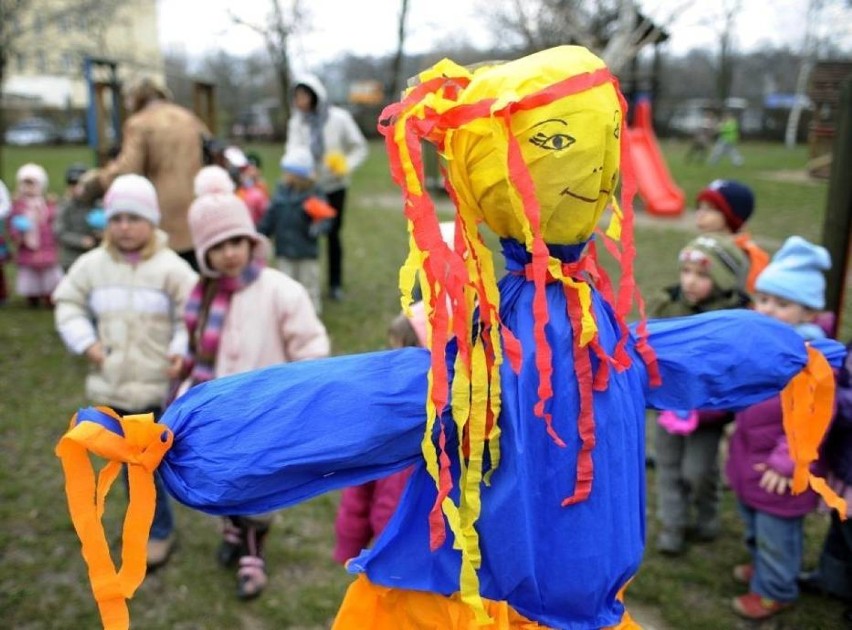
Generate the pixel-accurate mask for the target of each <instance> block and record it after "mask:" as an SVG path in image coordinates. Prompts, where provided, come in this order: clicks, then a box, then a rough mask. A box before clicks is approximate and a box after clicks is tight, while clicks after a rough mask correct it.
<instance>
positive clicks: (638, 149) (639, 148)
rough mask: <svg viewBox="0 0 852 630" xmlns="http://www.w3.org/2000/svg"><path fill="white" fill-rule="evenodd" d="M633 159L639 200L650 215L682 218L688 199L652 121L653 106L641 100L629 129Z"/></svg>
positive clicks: (645, 100)
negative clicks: (659, 140)
mask: <svg viewBox="0 0 852 630" xmlns="http://www.w3.org/2000/svg"><path fill="white" fill-rule="evenodd" d="M627 133H628V139H629V140H630V157H631V159H632V160H633V171H634V172H635V173H636V183H637V185H638V187H639V197H640V198H641V199H642V202H643V203H644V205H645V210H646V211H647V212H648V214H653V215H657V216H667V217H674V216H677V215H679V214H681V213H682V212H683V210H684V207H685V205H686V196H685V195H684V194H683V190H681V189H680V188H679V187H678V185H677V184H675V183H674V180H672V176H671V174H670V173H669V169H668V166H666V161H665V159H664V158H663V154H662V153H661V152H660V145H659V144H658V143H657V136H656V135H655V134H654V126H653V123H652V118H651V104H650V102H648V100H647V99H642V100H641V101H639V102H638V103H637V105H636V112H635V114H634V117H633V126H632V127H629V128H628V129H627Z"/></svg>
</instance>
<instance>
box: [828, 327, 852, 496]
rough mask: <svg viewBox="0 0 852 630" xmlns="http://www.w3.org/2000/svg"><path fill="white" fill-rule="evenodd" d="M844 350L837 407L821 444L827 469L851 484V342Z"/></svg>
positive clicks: (838, 380) (838, 384)
mask: <svg viewBox="0 0 852 630" xmlns="http://www.w3.org/2000/svg"><path fill="white" fill-rule="evenodd" d="M846 350H847V355H846V363H845V364H844V365H843V368H842V369H841V370H840V373H839V374H838V377H837V390H836V392H835V401H836V402H835V404H836V405H837V409H836V411H835V413H834V420H832V423H831V429H830V430H829V432H828V435H827V436H826V438H825V442H824V443H823V446H822V457H823V458H824V460H825V465H826V467H827V468H828V470H829V471H831V472H832V473H833V474H834V475H835V476H837V477H839V478H841V479H842V480H843V481H844V482H845V483H846V484H849V485H852V354H848V353H850V352H852V343H849V344H848V345H847V346H846Z"/></svg>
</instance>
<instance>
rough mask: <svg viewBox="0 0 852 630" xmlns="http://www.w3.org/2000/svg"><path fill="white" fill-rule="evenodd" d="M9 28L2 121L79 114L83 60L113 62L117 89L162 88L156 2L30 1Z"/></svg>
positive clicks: (101, 76)
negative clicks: (146, 80) (155, 84)
mask: <svg viewBox="0 0 852 630" xmlns="http://www.w3.org/2000/svg"><path fill="white" fill-rule="evenodd" d="M4 19H7V18H6V17H4ZM9 20H10V22H9V23H7V24H6V25H4V28H5V29H8V32H9V33H11V35H9V36H8V37H7V39H8V40H9V41H10V42H11V45H10V46H9V47H8V51H9V57H8V62H7V66H6V76H5V80H4V83H3V85H2V90H3V98H4V103H5V105H6V108H7V112H8V113H9V114H10V118H16V117H18V116H20V115H26V114H28V113H32V112H33V111H37V110H42V111H44V110H65V111H80V110H82V109H84V108H85V107H86V105H87V103H88V98H89V97H88V91H87V86H86V81H85V78H84V70H83V67H84V59H85V58H86V57H87V56H88V57H94V58H99V59H105V60H109V61H112V62H115V63H116V64H117V65H116V69H117V75H118V78H119V80H120V81H122V82H126V81H128V80H132V79H133V78H135V77H137V76H140V75H146V76H153V77H155V78H159V79H160V81H162V82H163V83H164V82H165V75H164V65H163V56H162V52H161V51H160V45H159V38H158V29H157V2H156V0H30V2H27V3H25V4H24V5H23V8H22V9H20V10H19V11H18V12H17V13H16V14H14V15H12V16H9ZM104 69H105V68H97V67H96V70H95V79H97V80H106V78H107V74H106V73H104V72H103V70H104Z"/></svg>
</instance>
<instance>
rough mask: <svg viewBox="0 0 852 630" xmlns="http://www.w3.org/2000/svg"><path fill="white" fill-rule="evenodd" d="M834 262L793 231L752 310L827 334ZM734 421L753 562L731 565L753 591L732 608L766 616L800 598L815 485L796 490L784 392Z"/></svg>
mask: <svg viewBox="0 0 852 630" xmlns="http://www.w3.org/2000/svg"><path fill="white" fill-rule="evenodd" d="M830 267H831V257H830V256H829V253H828V251H827V250H826V249H825V248H824V247H821V246H819V245H814V244H813V243H809V242H808V241H806V240H805V239H803V238H802V237H800V236H791V237H790V238H788V239H787V240H786V241H785V242H784V245H783V246H782V247H781V249H780V250H778V252H777V253H776V254H775V256H774V257H773V258H772V262H770V263H769V265H768V266H767V267H766V269H764V270H763V272H762V273H761V274H760V275H759V276H758V277H757V282H756V288H757V292H756V294H755V310H757V311H758V312H759V313H763V314H764V315H768V316H769V317H772V318H774V319H777V320H779V321H782V322H785V323H787V324H789V325H790V326H793V327H794V328H795V329H796V331H797V332H798V333H799V334H800V335H801V336H802V337H804V338H805V339H806V340H812V339H817V338H821V337H825V336H826V334H825V332H824V331H823V330H822V329H821V328H820V327H819V326H818V325H817V324H816V322H815V320H816V317H817V314H818V312H819V311H820V310H821V309H823V308H824V307H825V277H824V276H823V272H824V271H826V270H828V269H829V268H830ZM755 351H756V352H760V349H759V348H756V349H755ZM735 422H736V430H735V431H734V433H733V435H732V437H731V443H730V449H729V455H728V462H727V466H726V471H727V476H728V481H729V482H730V484H731V489H732V490H733V492H734V494H735V495H736V497H737V501H738V504H739V511H740V514H741V516H742V519H743V522H744V524H745V542H746V547H747V548H748V551H749V554H750V555H751V562H749V563H747V564H740V565H737V566H736V567H734V572H733V576H734V579H735V580H736V581H738V582H741V583H743V584H748V592H747V593H746V594H745V595H741V596H739V597H736V598H735V599H734V600H733V608H734V610H735V611H736V612H737V613H738V614H740V615H741V616H743V617H746V618H748V619H754V620H761V619H766V618H768V617H771V616H773V615H774V614H776V613H778V612H780V611H782V610H784V609H786V608H789V607H790V606H792V605H793V602H795V601H796V599H797V598H798V596H799V585H798V581H797V577H798V574H799V571H800V569H801V566H802V552H803V547H804V530H803V525H804V519H805V516H806V515H807V514H808V513H810V512H812V511H813V510H815V509H816V507H817V503H818V497H817V494H816V493H815V492H814V491H813V490H811V489H808V490H806V491H804V492H802V493H801V494H796V495H793V494H792V493H791V484H792V477H793V460H792V458H791V456H790V452H789V445H788V442H787V437H786V436H785V433H784V426H783V420H782V409H781V399H780V396H775V397H773V398H769V399H768V400H765V401H763V402H761V403H757V404H756V405H752V406H751V407H748V408H746V409H743V410H742V411H740V412H738V413H737V415H736V418H735Z"/></svg>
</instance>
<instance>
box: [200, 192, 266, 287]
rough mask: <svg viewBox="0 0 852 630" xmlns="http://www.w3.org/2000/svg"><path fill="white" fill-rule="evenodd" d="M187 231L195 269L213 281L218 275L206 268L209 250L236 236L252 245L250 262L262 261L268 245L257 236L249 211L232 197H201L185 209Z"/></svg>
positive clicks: (227, 194)
mask: <svg viewBox="0 0 852 630" xmlns="http://www.w3.org/2000/svg"><path fill="white" fill-rule="evenodd" d="M189 231H190V233H191V234H192V242H193V243H194V245H195V256H196V258H197V260H198V268H199V270H200V271H201V273H202V274H204V275H205V276H208V277H211V278H216V277H219V275H220V274H219V273H218V272H217V271H215V270H213V269H211V268H210V265H209V264H208V262H207V252H208V251H209V250H210V248H211V247H213V246H215V245H218V244H219V243H221V242H222V241H227V240H228V239H229V238H234V237H236V236H244V237H246V238H248V239H249V240H250V241H252V243H254V252H253V257H254V258H260V259H263V260H266V258H267V256H268V255H269V242H268V241H267V240H266V238H264V237H263V236H262V235H261V234H258V232H257V230H256V229H255V227H254V222H253V221H252V220H251V214H250V213H249V209H248V207H247V206H246V204H245V203H244V202H243V200H242V199H240V198H239V197H237V196H236V195H235V194H233V193H213V194H209V195H202V196H201V197H198V198H197V199H196V200H195V201H193V202H192V205H191V206H189Z"/></svg>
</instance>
